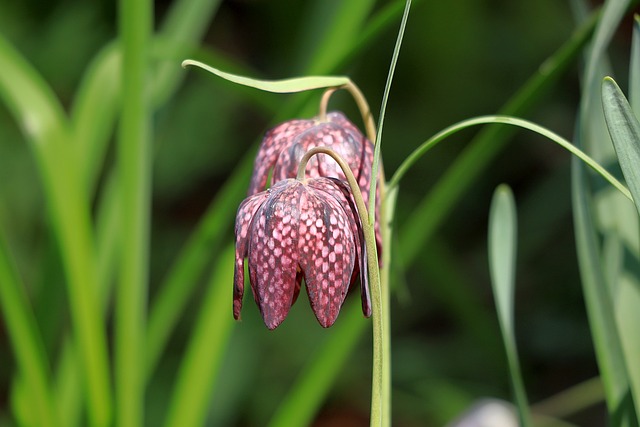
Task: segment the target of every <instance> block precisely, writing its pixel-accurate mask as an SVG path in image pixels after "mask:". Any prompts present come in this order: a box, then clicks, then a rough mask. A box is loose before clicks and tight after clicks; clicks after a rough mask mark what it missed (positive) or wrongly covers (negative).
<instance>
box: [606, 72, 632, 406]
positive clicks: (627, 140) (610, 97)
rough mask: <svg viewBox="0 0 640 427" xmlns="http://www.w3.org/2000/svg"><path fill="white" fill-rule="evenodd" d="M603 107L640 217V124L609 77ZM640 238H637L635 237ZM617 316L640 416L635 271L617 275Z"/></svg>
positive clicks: (630, 381)
mask: <svg viewBox="0 0 640 427" xmlns="http://www.w3.org/2000/svg"><path fill="white" fill-rule="evenodd" d="M602 104H603V108H604V116H605V119H606V122H607V128H608V129H609V133H610V135H611V139H612V140H613V145H614V147H615V150H616V154H617V156H618V161H619V162H620V166H621V168H622V173H623V174H624V177H625V179H626V181H627V185H628V186H629V189H630V190H631V193H632V194H633V197H634V202H635V206H636V210H637V212H638V214H639V215H640V123H638V119H637V118H636V115H635V114H634V112H633V111H632V110H631V106H630V105H629V103H628V102H627V100H626V98H625V97H624V94H623V93H622V91H621V90H620V88H619V87H618V85H617V84H616V82H615V81H614V80H613V79H612V78H610V77H607V78H605V79H604V81H603V83H602ZM636 237H637V236H636ZM617 279H618V281H619V282H620V283H618V291H619V294H618V295H617V298H616V315H617V319H618V327H619V329H620V339H621V341H622V349H623V351H624V354H625V356H626V361H627V369H628V374H629V380H628V381H629V385H630V387H631V390H632V394H633V396H634V402H635V407H636V414H640V365H639V364H638V363H636V361H637V360H638V358H639V357H640V337H639V336H638V333H637V329H636V328H637V325H638V322H639V321H640V315H638V310H637V308H638V304H640V282H639V279H638V277H637V275H634V274H633V272H632V271H628V272H625V274H618V277H617Z"/></svg>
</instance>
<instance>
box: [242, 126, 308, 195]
mask: <svg viewBox="0 0 640 427" xmlns="http://www.w3.org/2000/svg"><path fill="white" fill-rule="evenodd" d="M315 123H316V121H315V120H289V121H287V122H284V123H281V124H279V125H278V126H276V127H274V128H273V129H271V130H269V131H267V133H266V134H265V136H264V138H263V139H262V143H261V144H260V148H259V150H258V154H257V155H256V160H255V162H254V167H253V175H252V176H251V182H250V184H249V190H248V194H249V196H252V195H254V194H256V193H259V192H260V191H263V190H265V189H266V187H267V178H268V176H269V171H270V170H271V168H272V167H273V166H274V165H275V163H276V160H277V159H278V156H279V155H280V153H281V152H282V150H284V149H286V148H287V147H290V146H291V145H293V140H294V139H295V138H296V137H297V136H298V135H299V134H300V133H301V132H303V131H304V130H305V129H308V128H310V127H311V126H313V125H314V124H315ZM294 177H295V175H293V176H291V177H289V178H294Z"/></svg>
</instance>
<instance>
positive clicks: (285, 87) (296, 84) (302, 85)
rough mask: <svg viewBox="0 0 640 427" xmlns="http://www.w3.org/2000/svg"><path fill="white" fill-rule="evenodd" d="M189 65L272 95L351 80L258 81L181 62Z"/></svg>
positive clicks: (332, 78)
mask: <svg viewBox="0 0 640 427" xmlns="http://www.w3.org/2000/svg"><path fill="white" fill-rule="evenodd" d="M189 65H192V66H195V67H199V68H202V69H203V70H206V71H208V72H210V73H212V74H215V75H216V76H218V77H220V78H223V79H225V80H228V81H230V82H233V83H237V84H239V85H242V86H249V87H253V88H256V89H260V90H264V91H266V92H274V93H295V92H304V91H307V90H312V89H323V88H329V87H339V86H343V85H346V84H347V83H349V82H350V81H351V80H350V79H349V78H348V77H325V76H309V77H295V78H292V79H284V80H259V79H252V78H250V77H244V76H238V75H236V74H231V73H226V72H224V71H222V70H218V69H217V68H214V67H211V66H209V65H206V64H203V63H202V62H199V61H194V60H191V59H187V60H185V61H182V66H183V67H185V68H186V67H187V66H189Z"/></svg>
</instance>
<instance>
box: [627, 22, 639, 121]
mask: <svg viewBox="0 0 640 427" xmlns="http://www.w3.org/2000/svg"><path fill="white" fill-rule="evenodd" d="M629 103H630V104H631V109H632V110H633V111H634V112H635V113H636V116H638V115H640V15H635V16H634V19H633V36H632V39H631V61H630V62H629Z"/></svg>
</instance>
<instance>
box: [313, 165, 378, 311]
mask: <svg viewBox="0 0 640 427" xmlns="http://www.w3.org/2000/svg"><path fill="white" fill-rule="evenodd" d="M308 185H309V187H310V188H313V189H314V190H316V191H318V192H320V193H322V192H324V193H327V194H328V196H327V197H326V199H325V200H326V201H327V202H328V203H330V204H333V203H334V201H335V203H336V204H335V205H334V208H335V209H343V210H344V212H345V216H346V217H347V218H348V221H349V224H350V228H351V231H352V235H353V237H354V241H355V245H356V257H357V259H358V263H357V264H356V268H354V271H353V274H352V276H351V284H353V282H354V281H355V279H356V277H357V276H358V273H359V275H360V293H361V298H362V312H363V313H364V315H365V317H370V316H371V295H370V291H369V272H368V264H367V247H366V244H365V241H364V234H363V228H362V223H361V222H360V216H359V215H358V211H357V208H356V205H355V202H354V201H353V195H352V194H351V189H350V188H349V186H348V185H347V184H346V183H345V182H344V181H340V180H338V179H333V178H327V179H322V178H321V179H313V180H309V181H308Z"/></svg>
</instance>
